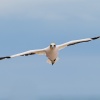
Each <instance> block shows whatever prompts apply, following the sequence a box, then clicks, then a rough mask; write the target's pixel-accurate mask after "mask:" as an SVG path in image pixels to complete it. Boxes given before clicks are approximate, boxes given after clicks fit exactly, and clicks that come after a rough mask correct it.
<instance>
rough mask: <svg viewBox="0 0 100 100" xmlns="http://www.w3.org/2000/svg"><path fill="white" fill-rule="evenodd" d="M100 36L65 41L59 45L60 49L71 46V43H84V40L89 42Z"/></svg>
mask: <svg viewBox="0 0 100 100" xmlns="http://www.w3.org/2000/svg"><path fill="white" fill-rule="evenodd" d="M98 38H100V36H98V37H94V38H86V39H80V40H73V41H70V42H67V43H64V44H61V45H57V47H58V49H59V50H61V49H63V48H65V47H67V46H71V45H74V44H78V43H82V42H89V41H92V40H96V39H98Z"/></svg>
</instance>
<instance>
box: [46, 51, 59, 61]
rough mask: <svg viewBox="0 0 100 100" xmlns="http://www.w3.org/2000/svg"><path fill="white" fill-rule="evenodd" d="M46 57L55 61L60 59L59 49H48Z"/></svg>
mask: <svg viewBox="0 0 100 100" xmlns="http://www.w3.org/2000/svg"><path fill="white" fill-rule="evenodd" d="M46 56H47V57H48V58H49V59H51V60H54V59H56V58H57V57H58V50H57V49H48V50H47V51H46Z"/></svg>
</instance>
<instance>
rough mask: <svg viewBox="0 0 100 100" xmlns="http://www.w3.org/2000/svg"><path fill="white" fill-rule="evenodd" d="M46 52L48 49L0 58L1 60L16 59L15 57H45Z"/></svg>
mask: <svg viewBox="0 0 100 100" xmlns="http://www.w3.org/2000/svg"><path fill="white" fill-rule="evenodd" d="M45 50H46V49H39V50H29V51H26V52H22V53H19V54H15V55H11V56H5V57H0V60H3V59H9V58H14V57H18V56H29V55H34V54H38V55H45V54H46V52H45Z"/></svg>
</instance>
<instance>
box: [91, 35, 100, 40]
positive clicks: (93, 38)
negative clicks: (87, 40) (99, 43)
mask: <svg viewBox="0 0 100 100" xmlns="http://www.w3.org/2000/svg"><path fill="white" fill-rule="evenodd" d="M98 38H100V36H98V37H94V38H91V39H92V40H96V39H98Z"/></svg>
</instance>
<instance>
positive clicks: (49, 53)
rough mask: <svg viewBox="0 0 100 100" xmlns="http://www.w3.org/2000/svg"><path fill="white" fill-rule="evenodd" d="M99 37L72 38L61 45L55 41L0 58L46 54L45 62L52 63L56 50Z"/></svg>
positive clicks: (56, 55) (56, 53)
mask: <svg viewBox="0 0 100 100" xmlns="http://www.w3.org/2000/svg"><path fill="white" fill-rule="evenodd" d="M99 38H100V36H98V37H93V38H86V39H80V40H73V41H69V42H66V43H64V44H61V45H56V44H55V43H51V44H50V46H48V47H46V48H44V49H37V50H29V51H26V52H23V53H19V54H15V55H11V56H5V57H0V60H3V59H9V58H14V57H18V56H28V55H34V54H39V55H46V56H47V58H48V60H47V62H48V63H49V64H52V65H53V64H54V63H55V62H57V61H58V52H59V51H60V50H61V49H64V48H65V47H68V46H71V45H74V44H78V43H82V42H89V41H92V40H96V39H99Z"/></svg>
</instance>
